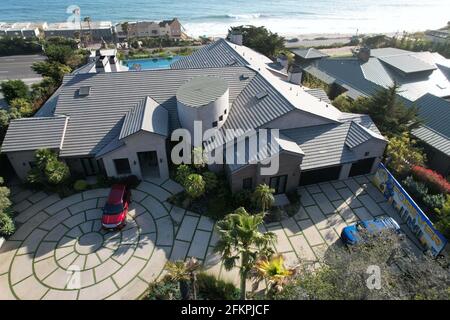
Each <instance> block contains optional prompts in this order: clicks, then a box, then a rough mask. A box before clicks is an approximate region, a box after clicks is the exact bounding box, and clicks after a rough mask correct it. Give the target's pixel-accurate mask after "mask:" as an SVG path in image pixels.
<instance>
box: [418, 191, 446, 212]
mask: <svg viewBox="0 0 450 320" xmlns="http://www.w3.org/2000/svg"><path fill="white" fill-rule="evenodd" d="M422 201H423V203H424V204H425V205H426V206H427V207H428V208H430V209H433V210H436V209H441V208H442V207H443V206H444V203H445V198H444V195H443V194H427V195H425V196H424V197H423V198H422Z"/></svg>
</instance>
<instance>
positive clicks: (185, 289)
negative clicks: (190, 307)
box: [165, 257, 201, 300]
mask: <svg viewBox="0 0 450 320" xmlns="http://www.w3.org/2000/svg"><path fill="white" fill-rule="evenodd" d="M200 267H201V265H200V263H199V262H198V260H197V259H196V258H194V257H191V258H190V259H189V260H188V261H186V262H184V261H181V260H178V261H175V262H172V261H168V262H167V264H166V267H165V269H166V271H167V272H168V276H169V278H170V279H171V280H173V281H178V283H179V286H180V293H181V297H182V298H183V299H184V300H188V299H189V296H190V288H189V285H188V281H190V282H191V288H192V293H193V298H194V300H196V299H197V275H196V273H197V271H198V270H199V269H200Z"/></svg>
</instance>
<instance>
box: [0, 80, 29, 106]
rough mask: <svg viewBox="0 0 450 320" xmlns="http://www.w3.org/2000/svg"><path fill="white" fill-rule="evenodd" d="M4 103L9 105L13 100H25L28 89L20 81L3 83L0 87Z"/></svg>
mask: <svg viewBox="0 0 450 320" xmlns="http://www.w3.org/2000/svg"><path fill="white" fill-rule="evenodd" d="M0 88H1V91H2V93H3V96H4V97H5V101H6V102H7V103H8V104H10V103H11V102H12V101H13V100H14V99H17V98H23V99H27V98H28V96H29V88H28V86H27V85H26V84H25V82H23V81H22V80H8V81H3V82H2V83H1V85H0Z"/></svg>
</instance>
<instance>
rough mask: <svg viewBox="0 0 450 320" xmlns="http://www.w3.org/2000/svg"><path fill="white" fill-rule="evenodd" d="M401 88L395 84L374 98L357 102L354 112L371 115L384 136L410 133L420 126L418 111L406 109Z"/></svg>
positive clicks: (382, 90) (412, 107)
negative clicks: (400, 93) (401, 95)
mask: <svg viewBox="0 0 450 320" xmlns="http://www.w3.org/2000/svg"><path fill="white" fill-rule="evenodd" d="M399 88H400V86H399V85H398V84H397V83H394V84H393V85H392V86H390V87H389V88H387V89H384V88H383V89H381V90H379V91H377V92H376V93H375V94H374V95H373V96H372V97H370V98H366V99H359V100H357V102H358V103H354V108H353V110H352V112H356V113H364V114H368V115H370V117H371V118H372V120H373V121H374V122H375V124H376V125H377V127H378V129H380V131H381V133H382V134H383V135H386V136H388V137H392V136H395V135H398V134H402V133H403V132H410V131H411V130H412V129H415V128H417V127H418V126H419V125H420V120H419V118H418V109H417V107H415V106H411V107H406V106H405V104H404V103H403V102H402V101H400V100H399V96H398V92H399Z"/></svg>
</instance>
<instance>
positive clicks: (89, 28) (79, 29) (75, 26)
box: [44, 21, 114, 41]
mask: <svg viewBox="0 0 450 320" xmlns="http://www.w3.org/2000/svg"><path fill="white" fill-rule="evenodd" d="M44 32H45V36H46V37H66V38H77V36H78V37H80V35H82V34H83V35H92V40H93V41H100V40H102V39H103V40H105V41H113V40H114V28H113V25H112V22H111V21H91V22H87V21H82V22H80V23H69V22H58V23H49V24H48V26H47V28H46V29H45V30H44Z"/></svg>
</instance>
